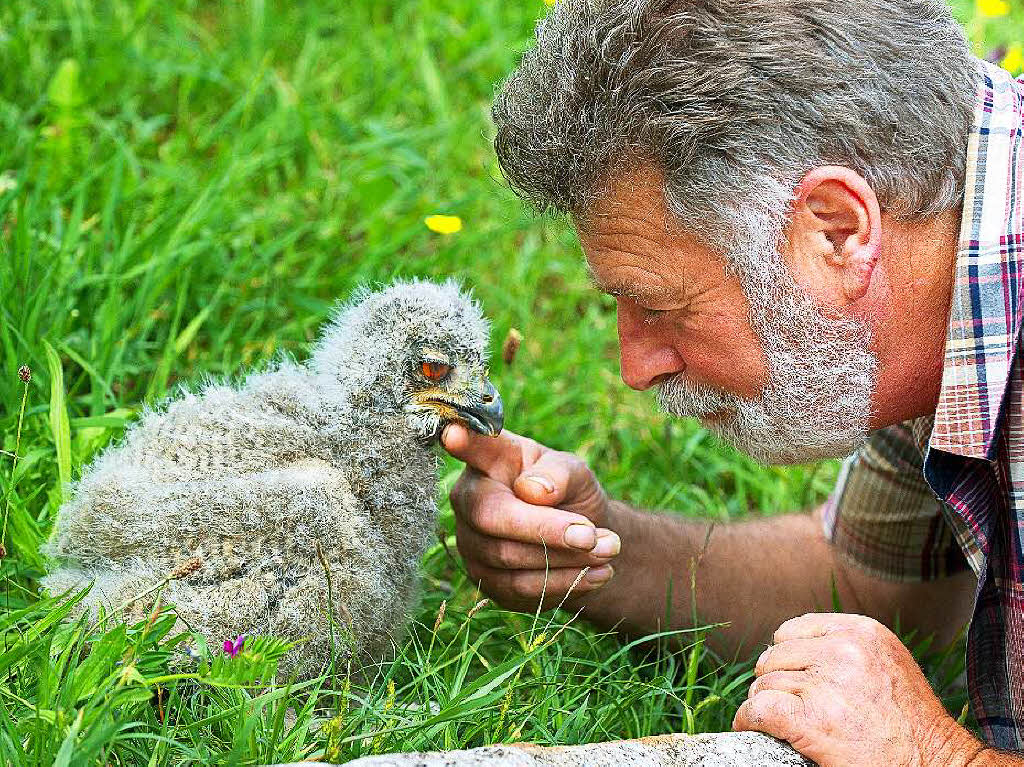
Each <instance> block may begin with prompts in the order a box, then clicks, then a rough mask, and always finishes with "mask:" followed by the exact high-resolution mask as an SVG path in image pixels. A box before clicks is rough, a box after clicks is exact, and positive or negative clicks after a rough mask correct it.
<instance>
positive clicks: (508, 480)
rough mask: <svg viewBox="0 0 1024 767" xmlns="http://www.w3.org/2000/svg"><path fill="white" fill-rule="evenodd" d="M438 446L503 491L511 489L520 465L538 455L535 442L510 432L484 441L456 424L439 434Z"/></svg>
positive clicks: (482, 436) (478, 435) (484, 437)
mask: <svg viewBox="0 0 1024 767" xmlns="http://www.w3.org/2000/svg"><path fill="white" fill-rule="evenodd" d="M441 445H442V447H444V449H445V450H447V451H448V452H449V453H450V454H451V455H452V457H454V458H458V459H459V460H460V461H463V462H464V463H466V464H467V465H468V466H471V467H473V468H474V469H476V470H477V471H479V472H480V473H481V474H486V475H487V476H488V477H490V478H491V479H494V480H497V481H498V482H500V483H501V484H503V485H505V486H506V487H511V486H512V482H513V481H514V480H515V478H516V477H518V476H519V474H520V473H521V472H522V470H523V466H524V461H527V460H528V461H530V462H532V461H533V460H535V459H536V457H537V455H539V453H540V445H538V444H537V443H536V442H534V441H533V440H529V439H526V438H525V437H520V436H519V435H518V434H513V433H512V432H510V431H503V432H501V433H500V434H499V435H498V436H497V437H487V436H485V435H483V434H475V433H473V432H471V431H470V430H469V429H467V428H465V427H464V426H461V425H459V424H457V423H453V424H449V425H448V426H446V427H445V428H444V431H443V432H441Z"/></svg>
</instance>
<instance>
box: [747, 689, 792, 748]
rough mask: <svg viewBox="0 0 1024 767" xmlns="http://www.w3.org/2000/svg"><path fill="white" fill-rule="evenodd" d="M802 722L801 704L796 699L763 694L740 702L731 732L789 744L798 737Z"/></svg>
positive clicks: (772, 692)
mask: <svg viewBox="0 0 1024 767" xmlns="http://www.w3.org/2000/svg"><path fill="white" fill-rule="evenodd" d="M802 718H803V701H802V700H801V699H800V698H799V697H797V696H796V695H793V694H792V693H789V692H782V691H781V690H765V691H764V692H759V693H758V694H757V695H755V696H754V697H752V698H747V699H746V700H745V701H744V702H743V705H742V706H740V707H739V710H738V711H737V712H736V718H735V719H733V721H732V728H733V729H734V730H753V731H754V732H763V733H767V734H768V735H773V736H775V737H776V738H780V739H782V740H793V739H795V738H796V737H798V736H799V735H800V731H801V729H802V727H801V720H802Z"/></svg>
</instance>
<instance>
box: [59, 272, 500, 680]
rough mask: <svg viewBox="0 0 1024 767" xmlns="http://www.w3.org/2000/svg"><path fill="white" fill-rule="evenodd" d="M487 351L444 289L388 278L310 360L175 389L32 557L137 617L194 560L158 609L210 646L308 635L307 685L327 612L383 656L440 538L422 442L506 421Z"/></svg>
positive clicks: (326, 646)
mask: <svg viewBox="0 0 1024 767" xmlns="http://www.w3.org/2000/svg"><path fill="white" fill-rule="evenodd" d="M487 341H488V325H487V322H486V320H485V319H484V317H483V315H482V313H481V311H480V307H479V306H478V304H477V303H476V302H475V301H473V300H472V299H471V298H470V297H469V296H468V295H466V294H465V293H463V292H461V291H460V290H459V288H458V287H457V286H456V285H455V284H453V283H451V282H448V283H445V284H440V285H439V284H434V283H430V282H422V281H415V282H399V283H395V284H393V285H391V286H390V287H387V288H385V289H383V290H380V291H379V292H372V293H371V292H363V293H361V294H359V295H358V296H356V298H354V299H353V300H352V301H351V302H349V303H348V304H347V305H345V306H343V307H341V308H340V309H339V310H338V311H337V312H336V314H335V315H334V316H333V318H332V320H331V321H330V322H329V323H328V324H327V326H326V327H325V329H324V330H323V332H322V334H321V336H320V339H319V341H318V343H317V344H316V346H315V348H314V351H313V353H312V355H311V357H310V359H309V360H307V362H306V363H305V364H297V363H293V362H283V363H280V364H279V365H278V366H277V367H275V368H274V369H272V370H269V371H267V372H261V373H255V374H251V375H249V376H248V377H247V378H245V379H244V381H243V382H242V383H240V384H239V385H228V384H223V383H209V384H207V385H205V386H204V387H202V388H201V389H200V390H199V391H196V392H191V391H187V390H185V391H182V392H181V394H180V396H179V397H177V398H176V399H174V400H173V401H171V402H170V403H169V404H167V405H166V406H165V407H163V408H162V409H160V410H153V411H148V412H146V413H145V414H144V415H143V416H142V418H141V419H140V420H139V421H138V422H137V423H136V424H135V425H134V426H132V427H131V428H130V429H129V431H128V433H127V434H126V435H125V438H124V439H123V441H122V442H121V443H120V444H119V445H117V446H114V447H112V448H110V449H108V450H106V451H105V452H104V453H103V454H102V455H100V456H99V458H98V459H97V460H95V461H94V462H93V463H92V464H91V465H90V466H88V467H87V468H86V469H85V470H84V471H83V475H82V478H81V480H80V481H79V482H77V483H76V484H75V485H74V486H73V487H72V488H71V496H70V498H69V500H68V501H67V502H66V503H65V504H64V505H63V507H62V508H61V509H60V512H59V514H58V517H57V521H56V525H55V528H54V532H53V534H52V536H51V538H50V541H49V543H48V544H47V545H46V547H45V553H47V554H48V555H49V556H50V557H51V558H52V561H53V562H54V567H53V569H52V571H51V572H50V574H49V575H48V576H47V577H46V578H45V579H44V581H43V583H44V586H45V587H46V588H48V589H49V590H50V591H51V592H54V593H58V592H63V591H65V590H66V589H69V588H75V587H82V586H85V585H86V584H88V583H90V582H91V583H92V584H93V586H92V589H91V591H90V592H89V593H88V595H87V596H86V597H85V600H84V602H83V606H84V609H88V610H90V611H91V612H92V613H93V614H95V613H96V612H97V609H98V608H99V606H100V605H104V606H105V607H106V608H107V610H117V609H119V608H123V609H122V612H123V613H125V617H126V618H127V619H129V620H132V619H139V618H141V617H142V616H144V615H145V614H146V611H147V610H148V609H149V608H150V607H151V605H152V601H153V597H154V596H155V594H153V593H152V592H153V586H154V585H156V584H159V583H160V582H161V581H162V580H164V579H166V578H167V577H168V574H170V573H172V572H174V571H175V570H176V568H183V565H186V564H187V563H190V562H191V565H192V568H195V567H196V566H197V565H198V569H196V570H195V571H194V572H192V573H191V574H189V575H187V576H186V577H183V578H180V579H177V580H171V581H170V582H168V583H166V585H165V586H164V587H163V589H162V591H161V594H162V599H163V601H164V602H165V603H170V604H173V605H174V607H175V611H176V613H177V615H178V616H179V623H181V624H184V625H180V626H178V627H176V628H178V629H180V630H182V631H184V630H186V629H190V630H194V631H196V632H199V633H200V634H202V635H204V636H205V638H206V640H207V642H209V643H210V646H211V647H219V646H220V644H221V643H222V642H223V641H224V640H225V639H227V638H234V637H235V636H237V635H239V634H274V635H276V636H281V637H285V638H288V639H295V640H298V639H304V638H308V641H305V642H303V643H302V644H300V645H298V646H297V647H296V648H294V649H293V650H292V651H291V652H290V653H289V654H288V655H287V656H286V657H285V658H284V659H283V661H282V664H281V666H280V673H281V675H282V676H288V675H291V674H292V673H294V674H296V675H297V676H299V677H309V676H312V675H315V674H317V673H318V672H319V671H320V670H321V669H322V668H323V666H324V664H325V663H326V662H327V661H328V659H329V658H330V657H331V653H332V632H331V628H332V615H331V614H333V626H334V627H335V636H336V637H338V636H339V635H345V634H347V635H348V638H347V640H346V641H348V642H349V643H351V644H353V645H354V649H355V650H356V654H357V655H358V656H359V657H360V659H361V660H363V661H376V660H380V659H381V658H383V657H385V656H387V654H388V653H389V651H390V649H391V648H392V646H393V644H394V643H395V642H397V641H399V640H400V638H401V635H402V633H403V627H404V624H405V622H406V616H407V612H408V610H409V608H410V605H411V602H412V600H413V598H414V596H415V593H416V585H417V571H418V565H419V560H420V558H421V557H422V555H423V553H424V551H425V550H426V548H427V546H428V544H429V543H430V541H431V540H432V537H433V533H434V529H435V520H436V517H437V468H438V458H437V455H436V452H435V451H434V450H433V449H432V444H433V443H435V442H436V441H437V438H438V435H439V434H440V431H441V429H442V428H443V427H444V426H445V425H446V424H447V423H449V422H459V423H462V424H464V425H465V426H467V427H468V428H470V429H473V430H475V431H477V432H480V433H483V434H489V435H492V436H493V435H496V434H497V433H498V432H499V431H500V430H501V427H502V403H501V398H500V396H499V395H498V392H497V391H496V390H495V388H494V386H493V385H492V384H491V383H490V381H489V380H488V377H487V367H486V347H487ZM318 551H319V553H318ZM320 553H322V555H323V558H324V559H325V560H326V570H325V566H324V563H323V562H322V561H321V558H320ZM183 569H185V570H188V569H190V568H188V567H184V568H183ZM327 571H329V574H330V578H329V579H328V572H327ZM179 572H180V570H179ZM328 584H329V585H328ZM147 591H149V592H150V594H149V597H148V598H147V599H137V597H138V596H139V595H140V594H144V593H146V592H147ZM126 603H127V604H126ZM329 603H330V604H329ZM349 649H351V648H349ZM344 650H345V648H344V647H342V648H338V652H343V651H344Z"/></svg>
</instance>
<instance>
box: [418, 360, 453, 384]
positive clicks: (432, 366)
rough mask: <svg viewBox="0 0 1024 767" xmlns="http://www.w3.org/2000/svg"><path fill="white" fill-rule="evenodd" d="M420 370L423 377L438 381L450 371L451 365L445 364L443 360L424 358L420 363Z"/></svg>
mask: <svg viewBox="0 0 1024 767" xmlns="http://www.w3.org/2000/svg"><path fill="white" fill-rule="evenodd" d="M420 372H421V373H423V376H424V377H425V378H429V379H430V380H431V381H440V380H441V379H442V378H444V377H445V376H447V375H448V374H449V373H450V372H452V366H451V365H446V364H445V363H443V362H433V361H431V360H424V361H423V362H421V363H420Z"/></svg>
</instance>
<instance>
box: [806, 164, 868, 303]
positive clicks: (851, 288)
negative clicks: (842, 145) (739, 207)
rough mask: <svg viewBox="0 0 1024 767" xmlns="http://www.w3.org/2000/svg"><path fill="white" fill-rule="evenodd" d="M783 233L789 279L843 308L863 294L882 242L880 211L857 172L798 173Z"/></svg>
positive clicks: (833, 168) (836, 169) (829, 168)
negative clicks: (789, 215) (786, 245)
mask: <svg viewBox="0 0 1024 767" xmlns="http://www.w3.org/2000/svg"><path fill="white" fill-rule="evenodd" d="M787 234H788V243H789V245H788V249H789V251H790V252H789V253H788V254H787V256H788V258H789V260H790V269H792V272H793V278H794V279H795V280H796V282H797V284H799V285H800V286H801V287H803V288H804V289H805V290H807V291H808V292H809V293H810V294H811V295H812V296H814V297H815V298H816V299H818V300H819V301H821V302H822V303H824V304H830V305H834V306H846V305H848V304H850V303H853V302H854V301H857V300H858V299H860V298H862V297H863V296H864V294H865V293H867V290H868V286H869V285H870V283H871V276H872V274H873V273H874V269H875V264H876V262H877V261H878V252H879V249H880V246H881V242H882V214H881V209H880V207H879V205H878V197H877V196H876V195H875V192H874V190H873V189H872V188H871V187H870V186H869V185H868V182H867V181H865V180H864V178H863V177H862V176H861V175H860V174H859V173H857V172H856V171H853V170H850V169H849V168H844V167H840V166H837V165H825V166H822V167H820V168H815V169H814V170H812V171H810V172H809V173H808V174H807V175H806V176H804V177H803V179H802V180H801V181H800V184H799V185H798V186H797V193H796V198H795V200H794V201H793V215H792V218H791V219H790V224H789V231H788V232H787Z"/></svg>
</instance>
